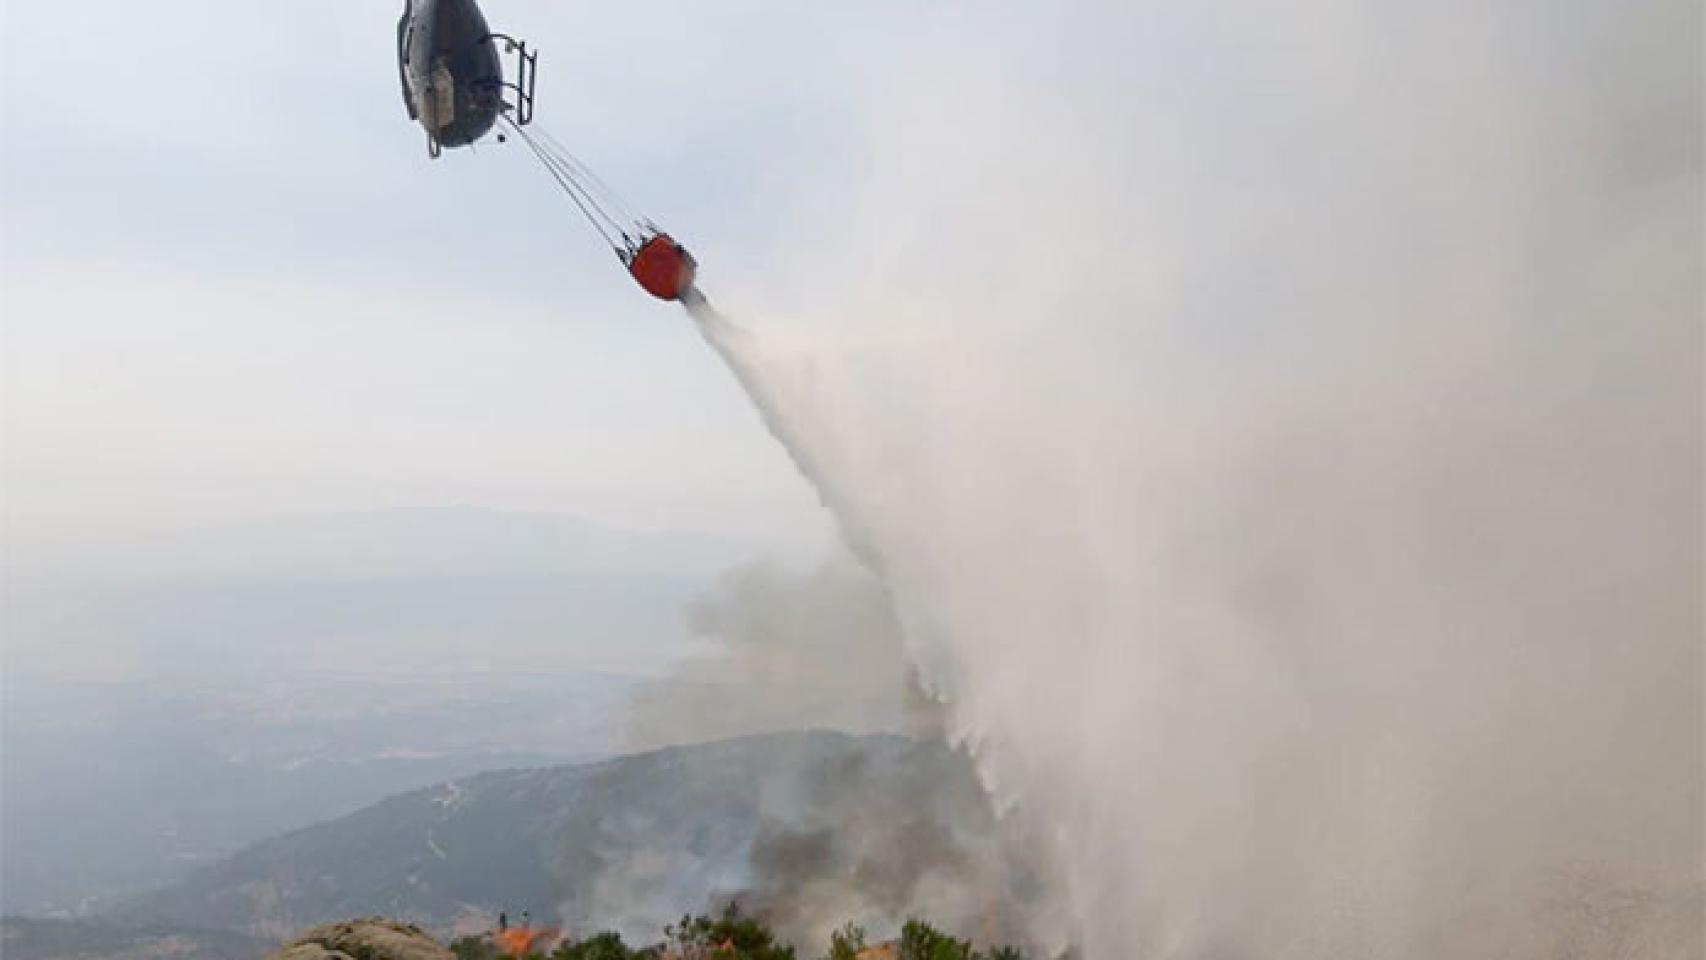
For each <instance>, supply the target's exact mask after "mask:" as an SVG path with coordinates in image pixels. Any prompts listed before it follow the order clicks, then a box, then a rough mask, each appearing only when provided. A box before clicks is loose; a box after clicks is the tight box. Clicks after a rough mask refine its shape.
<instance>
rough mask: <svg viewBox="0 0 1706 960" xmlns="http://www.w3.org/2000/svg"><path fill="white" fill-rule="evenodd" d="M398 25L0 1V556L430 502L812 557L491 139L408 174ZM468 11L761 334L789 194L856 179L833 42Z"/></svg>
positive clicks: (802, 507)
mask: <svg viewBox="0 0 1706 960" xmlns="http://www.w3.org/2000/svg"><path fill="white" fill-rule="evenodd" d="M398 6H399V4H394V3H390V2H386V3H378V4H372V3H347V2H338V0H306V2H302V3H297V4H291V5H289V6H288V7H280V6H277V5H252V4H224V3H211V2H206V0H199V2H198V0H166V2H163V3H151V4H146V5H138V4H135V3H130V2H121V0H92V2H88V3H78V4H72V5H63V4H18V3H8V4H6V6H5V17H6V24H5V30H4V43H5V55H4V60H5V64H4V71H5V92H4V101H3V102H4V123H3V127H4V129H5V134H4V176H3V180H0V184H3V186H0V190H3V193H0V202H3V205H4V209H5V246H4V253H3V254H0V283H3V284H4V290H5V301H4V302H5V348H6V349H5V371H4V373H5V387H4V389H5V395H4V401H5V403H4V406H5V430H6V433H5V453H6V456H5V475H4V479H5V488H6V512H7V517H6V520H7V526H8V532H9V535H10V536H11V537H12V538H13V543H14V546H15V547H20V548H21V549H22V550H23V552H21V553H15V554H14V560H25V561H27V559H28V550H27V548H28V547H29V545H32V544H40V543H63V542H66V541H70V542H77V541H81V540H83V539H86V538H89V537H95V538H104V537H108V536H112V535H115V534H117V535H129V534H130V533H131V532H133V531H136V530H150V529H158V528H171V527H174V526H177V525H180V524H183V523H186V522H190V523H202V522H214V523H223V522H227V521H230V520H232V519H245V518H251V517H255V516H269V515H274V514H281V513H282V514H293V513H301V512H315V511H323V510H366V509H386V508H395V507H408V506H436V505H449V504H456V505H476V506H483V507H491V508H498V509H527V510H552V511H567V512H572V513H575V514H580V515H583V516H587V517H590V518H594V519H597V520H601V521H604V522H608V523H612V524H616V525H619V526H632V527H642V528H685V529H691V530H698V531H707V532H715V533H724V534H732V535H735V536H739V537H742V538H750V539H753V540H756V541H757V542H759V543H760V544H767V545H781V546H785V547H786V546H797V545H799V544H801V543H817V542H821V541H822V540H823V539H824V531H825V530H826V522H825V520H824V519H823V517H822V515H821V513H820V511H819V509H818V507H817V505H816V503H815V500H814V498H813V497H812V496H811V494H810V492H809V491H808V489H807V488H806V487H805V485H804V484H802V483H801V482H799V481H798V479H797V478H796V477H795V476H794V474H793V472H792V469H791V468H790V467H789V466H788V463H787V461H786V459H785V458H784V456H783V455H782V453H781V452H780V450H778V449H777V448H776V446H775V444H774V443H773V442H772V441H771V440H770V438H769V437H768V436H766V435H765V434H764V432H763V430H762V429H761V428H760V427H759V425H758V423H757V421H756V419H755V418H754V417H753V415H752V414H751V413H750V412H749V410H748V407H747V404H746V401H745V399H744V398H743V397H742V396H741V395H740V394H739V393H738V391H737V388H736V387H735V385H734V384H733V382H732V381H731V380H730V378H729V377H728V375H727V374H726V372H725V371H724V370H723V369H722V368H721V367H720V365H719V364H718V363H717V362H716V360H715V358H714V357H712V356H711V354H710V353H709V352H707V351H706V350H705V349H704V348H703V346H702V344H701V343H700V342H699V340H698V338H697V336H696V335H695V334H694V332H693V330H692V329H691V327H690V326H689V324H688V323H687V322H686V321H685V318H684V317H683V316H682V315H681V314H680V313H679V312H678V311H677V310H676V309H675V308H673V307H671V306H667V305H663V304H660V303H657V302H654V301H651V300H650V299H649V298H648V297H646V296H645V295H644V294H643V293H641V292H640V291H639V290H638V289H636V288H635V287H634V286H633V285H632V284H631V282H630V281H628V279H627V278H626V277H625V276H624V275H623V274H622V273H621V272H620V270H619V269H618V266H617V265H616V263H615V262H614V261H613V259H612V258H611V257H610V256H609V254H608V253H607V252H605V251H603V250H602V249H601V248H600V246H599V244H598V242H597V241H596V238H595V237H594V235H593V234H592V232H591V231H590V230H589V229H587V227H586V226H585V225H584V224H583V223H581V222H580V221H579V220H578V219H577V215H576V213H575V212H574V210H573V209H572V208H571V207H570V205H569V204H568V203H567V201H566V200H564V199H563V198H562V197H561V196H559V195H558V194H556V193H555V192H554V189H553V188H552V186H551V184H550V182H549V181H548V180H547V178H546V176H545V174H544V173H543V172H542V171H541V170H539V169H537V168H536V167H535V166H534V164H533V161H532V160H531V158H530V157H528V156H526V155H525V153H524V152H523V151H522V150H521V149H520V148H519V145H511V146H509V147H507V148H506V147H499V146H497V145H495V144H483V145H481V146H480V147H479V148H478V149H477V151H458V152H454V153H451V154H448V155H447V156H446V157H445V159H444V160H443V161H442V162H439V163H432V162H429V161H428V159H427V157H426V155H425V144H424V135H423V134H422V132H421V131H420V129H419V128H418V127H416V126H414V125H412V124H411V123H409V122H408V121H407V118H406V116H405V115H404V111H403V105H402V103H401V100H400V95H399V91H398V82H397V70H396V63H395V59H394V49H393V48H394V43H395V33H394V29H395V24H396V17H397V13H398V10H397V9H395V8H396V7H398ZM487 6H488V7H489V10H488V13H489V15H490V18H491V20H492V22H493V24H494V27H495V28H497V29H502V30H506V31H510V32H513V33H516V34H518V35H522V36H525V37H528V38H530V39H531V40H532V41H533V42H534V44H535V45H536V46H537V47H538V48H539V49H540V50H541V51H542V58H541V66H542V70H541V80H540V90H539V112H538V116H539V119H540V121H541V123H542V124H544V125H545V126H547V127H548V128H550V129H551V130H552V131H553V132H554V133H556V134H557V135H558V136H559V137H560V138H561V139H563V140H565V141H566V142H567V143H568V144H570V145H571V147H572V148H574V149H576V150H578V151H579V152H580V153H581V154H582V155H583V157H584V158H585V159H587V160H588V161H589V162H591V163H593V164H595V165H596V166H597V168H598V169H599V170H600V171H601V172H602V173H603V175H604V176H605V178H606V179H607V180H609V181H611V182H612V183H613V184H615V185H616V186H617V188H618V189H619V190H620V191H621V192H622V193H624V194H625V196H626V197H627V198H628V199H629V200H630V201H631V202H632V203H633V204H634V205H635V206H637V207H639V208H640V209H641V210H643V211H645V212H646V213H649V214H650V215H651V216H653V217H654V218H655V219H657V220H658V221H659V222H660V223H662V224H664V225H666V226H667V227H669V228H671V229H673V230H675V231H676V232H677V233H678V234H679V235H680V236H681V237H682V238H684V239H685V240H686V241H687V242H689V243H690V244H692V246H693V247H694V249H695V250H696V251H697V252H698V253H699V255H700V258H701V260H702V261H703V263H704V280H705V285H706V287H707V289H708V290H709V292H710V293H711V294H712V296H714V297H716V296H719V295H722V296H724V297H725V298H732V299H733V300H734V303H733V304H731V305H733V306H735V307H736V308H737V309H738V308H742V307H745V308H750V309H765V308H766V307H772V308H775V307H779V306H780V304H779V303H773V304H765V303H763V302H761V297H763V296H764V295H765V293H764V292H765V291H768V290H769V288H770V286H771V285H769V284H768V283H767V277H768V276H769V274H770V269H769V267H768V266H767V264H768V263H769V262H770V261H771V260H772V258H774V257H776V256H778V255H785V256H791V257H799V256H807V255H809V251H807V250H801V249H800V248H801V247H802V246H809V244H810V238H809V237H808V236H802V235H799V234H798V233H796V232H794V225H796V224H797V223H798V222H799V221H798V219H797V218H791V217H790V215H789V214H788V213H787V212H786V207H787V205H788V203H789V202H790V201H791V200H792V199H793V198H794V196H795V189H796V187H797V183H798V181H799V179H800V171H811V174H810V179H811V180H812V181H813V183H814V185H815V189H818V190H821V191H824V192H826V193H830V194H833V193H834V190H835V187H834V182H835V180H836V179H837V177H838V176H839V175H840V173H841V172H842V171H845V170H847V169H848V168H849V166H850V165H856V164H857V163H858V162H859V160H858V158H857V157H856V156H851V155H849V152H848V151H847V150H846V146H847V141H846V138H845V136H844V135H843V134H841V133H839V132H838V131H839V130H840V129H841V128H842V127H843V126H844V125H845V124H846V123H847V122H848V121H849V120H850V112H851V110H852V107H851V106H850V100H849V98H848V97H847V96H845V94H846V92H847V90H848V88H849V85H850V84H854V83H855V79H856V78H855V77H854V76H853V74H851V73H849V72H848V70H847V69H846V68H847V67H848V66H849V63H850V60H851V58H852V57H853V56H854V55H855V54H856V53H857V49H858V44H857V38H856V37H854V36H853V35H852V28H853V27H856V26H857V25H856V24H849V25H846V26H848V28H849V31H850V32H849V35H848V36H847V37H845V38H843V39H841V40H834V39H832V38H831V37H830V36H829V33H832V32H833V31H834V30H836V29H839V27H838V25H837V24H835V23H834V22H833V18H830V19H829V21H828V22H826V20H825V18H824V17H822V16H818V17H805V16H802V15H799V14H792V13H788V12H786V11H784V10H782V9H781V8H779V7H778V6H777V5H774V4H747V5H739V6H732V7H728V8H720V9H719V10H718V11H717V12H716V14H715V15H713V14H712V13H711V11H710V10H709V8H708V7H707V6H706V5H701V4H678V5H673V6H670V5H665V6H661V7H659V6H646V7H640V6H625V5H612V4H583V3H572V4H565V3H551V2H544V0H500V2H496V3H491V4H487ZM891 12H892V11H891ZM806 40H810V41H811V44H810V45H808V44H807V43H805V42H803V41H806ZM860 56H862V54H860ZM826 71H829V72H827V73H826ZM838 91H839V92H838ZM808 100H809V102H810V104H811V106H810V108H809V109H801V104H802V103H803V102H806V101H808ZM779 168H781V169H786V170H788V171H789V174H788V176H786V177H778V176H777V175H776V171H777V170H778V169H779ZM784 184H786V185H787V186H786V187H785V186H784ZM775 286H776V289H775V293H774V294H773V295H774V296H777V297H780V296H782V295H784V294H785V293H786V287H785V285H782V284H778V285H775Z"/></svg>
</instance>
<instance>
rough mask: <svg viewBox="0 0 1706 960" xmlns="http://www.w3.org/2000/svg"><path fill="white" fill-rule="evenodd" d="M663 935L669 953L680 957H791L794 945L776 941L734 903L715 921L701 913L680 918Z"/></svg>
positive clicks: (784, 959) (765, 959)
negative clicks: (679, 920) (742, 914)
mask: <svg viewBox="0 0 1706 960" xmlns="http://www.w3.org/2000/svg"><path fill="white" fill-rule="evenodd" d="M664 935H665V937H666V938H667V939H668V944H669V948H668V952H669V953H671V954H674V955H676V956H679V957H681V958H682V960H794V948H793V947H791V946H785V945H783V944H780V943H777V942H776V936H775V935H774V934H772V933H771V932H770V928H769V927H766V926H765V925H764V924H762V923H760V922H759V921H757V920H754V919H752V918H751V917H744V916H741V912H740V905H739V904H734V903H731V904H729V905H728V907H727V909H725V910H724V911H723V915H722V916H721V917H718V918H717V919H715V920H713V919H711V918H710V917H707V916H704V915H703V914H701V915H700V916H697V917H682V918H681V922H680V923H679V924H677V925H675V926H672V927H666V928H664Z"/></svg>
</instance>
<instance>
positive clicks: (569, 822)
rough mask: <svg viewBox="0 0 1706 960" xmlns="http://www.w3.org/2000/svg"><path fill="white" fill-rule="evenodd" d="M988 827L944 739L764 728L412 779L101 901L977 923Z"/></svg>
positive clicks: (201, 915) (246, 928) (451, 919)
mask: <svg viewBox="0 0 1706 960" xmlns="http://www.w3.org/2000/svg"><path fill="white" fill-rule="evenodd" d="M994 837H995V822H994V819H993V817H992V816H991V814H990V812H989V808H988V806H987V804H986V802H985V800H984V797H983V794H982V792H981V790H980V788H979V787H978V784H977V782H976V779H975V776H974V775H973V771H972V768H971V765H970V763H969V762H968V761H967V760H966V758H965V757H964V756H963V755H961V754H959V753H956V752H954V751H952V750H950V749H948V748H947V747H945V746H943V745H941V744H939V743H923V742H918V741H913V740H909V739H906V738H902V737H896V736H884V735H879V736H865V737H854V736H847V735H842V734H836V733H822V732H818V733H784V734H772V735H762V736H756V737H746V738H742V739H737V740H731V741H723V742H718V743H711V744H704V745H698V746H690V747H677V748H671V749H665V750H659V751H655V752H651V753H645V754H640V755H635V756H628V757H622V758H619V759H615V760H609V761H603V762H598V763H590V764H578V765H568V766H555V767H547V768H539V769H524V770H506V771H500V772H491V773H483V774H479V775H477V776H472V777H468V778H465V779H460V780H454V781H451V782H448V783H445V784H442V785H440V786H436V787H433V788H430V789H425V790H417V791H413V792H410V793H405V794H402V795H400V796H395V797H392V798H390V799H388V800H385V801H383V802H381V803H379V804H376V805H374V806H371V807H368V808H366V809H363V810H361V811H359V812H357V813H354V814H351V815H349V816H346V817H342V818H339V819H337V820H333V821H331V822H328V823H324V824H321V825H319V826H314V827H310V828H308V829H304V830H298V831H295V832H293V833H289V834H285V835H283V836H280V837H276V838H274V839H271V840H267V841H265V842H262V843H258V844H255V845H254V846H251V847H249V848H248V849H246V850H244V851H242V852H241V853H238V854H237V855H235V856H233V857H230V858H229V859H226V860H224V861H222V862H220V863H217V864H214V865H212V866H209V867H206V868H203V869H200V870H197V871H195V872H194V873H192V874H191V875H190V876H189V877H188V878H187V879H186V880H184V881H183V882H181V883H178V884H176V885H174V886H172V887H169V888H167V889H165V890H161V891H159V892H156V893H152V894H149V895H145V896H143V897H140V898H138V899H136V900H134V901H132V902H130V903H128V904H125V905H123V906H122V907H121V908H118V909H116V910H115V911H113V912H112V913H110V914H109V915H108V916H107V917H106V918H105V919H107V920H110V921H113V922H123V923H130V924H146V925H152V926H153V927H156V928H174V927H182V928H191V929H211V930H221V931H230V932H235V933H240V934H244V935H248V936H255V937H267V938H274V939H276V938H281V937H285V936H288V935H290V934H292V933H294V932H296V931H299V930H301V929H303V928H305V927H308V926H311V925H313V924H316V923H320V922H323V921H326V920H331V919H338V918H346V917H355V916H368V915H384V916H391V917H398V918H401V919H407V920H409V921H412V922H415V923H419V924H421V925H422V926H425V927H429V928H435V929H439V930H441V931H449V930H452V929H455V928H458V926H460V927H461V928H463V929H468V928H473V927H484V926H487V925H489V924H490V923H491V922H492V921H493V920H494V919H495V917H496V914H497V912H498V911H499V910H508V911H509V912H510V913H511V915H512V916H515V915H518V914H519V912H520V911H522V910H528V911H530V912H531V913H532V914H533V916H534V917H536V918H540V919H549V920H551V921H553V922H562V923H564V924H566V925H567V926H568V927H569V929H571V930H586V929H589V928H591V927H597V928H600V929H603V928H615V929H619V930H621V931H623V932H624V933H625V934H628V935H630V936H632V937H634V938H635V939H637V940H639V941H641V942H645V941H647V940H650V939H655V938H656V936H657V935H658V933H659V931H660V929H661V926H662V924H664V923H665V922H668V921H670V920H673V919H675V918H677V917H679V916H680V915H681V914H682V913H683V912H686V911H689V910H699V909H703V908H705V907H706V906H708V905H714V904H716V903H717V902H719V901H726V900H728V899H731V898H733V899H740V900H742V901H743V902H744V903H746V904H748V905H749V906H752V907H753V908H755V909H758V910H761V911H763V912H765V913H766V914H767V915H768V916H770V917H772V918H774V920H775V922H777V923H778V926H779V927H780V928H782V929H784V930H790V931H792V932H795V933H796V934H797V935H799V936H801V937H806V936H812V935H816V933H818V932H819V930H820V927H821V929H822V931H824V932H826V931H827V929H828V927H830V926H833V925H835V924H838V923H841V922H843V921H845V920H848V919H853V920H860V921H862V922H868V923H872V924H874V925H876V926H878V927H881V926H883V925H884V924H891V925H892V924H894V923H898V922H899V920H901V919H904V917H905V916H906V915H907V914H908V913H909V912H912V911H915V910H919V909H929V910H931V911H933V913H932V915H933V916H942V917H944V919H945V920H947V921H948V922H953V921H954V919H955V917H954V916H952V915H951V912H952V911H954V910H957V911H958V912H959V913H960V915H961V919H964V920H968V921H970V922H975V917H976V916H977V915H979V914H982V913H987V912H988V911H989V910H990V906H991V904H992V902H994V901H995V900H997V899H1000V898H1004V897H1006V896H1008V888H1007V887H1006V886H1005V884H1006V877H1005V876H1004V874H1005V872H1006V871H1004V869H1003V868H1002V863H1003V861H1002V856H1003V855H1002V853H1001V851H1000V847H999V844H998V843H996V841H995V839H994ZM925 901H929V902H925ZM944 909H947V910H949V911H950V915H947V916H944V915H943V913H942V912H941V911H943V910H944ZM820 914H821V915H820Z"/></svg>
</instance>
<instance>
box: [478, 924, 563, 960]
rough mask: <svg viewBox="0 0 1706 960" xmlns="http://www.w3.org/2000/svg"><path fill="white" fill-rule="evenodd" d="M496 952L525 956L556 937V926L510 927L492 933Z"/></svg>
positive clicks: (510, 955) (512, 955) (505, 954)
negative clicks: (496, 946) (496, 947)
mask: <svg viewBox="0 0 1706 960" xmlns="http://www.w3.org/2000/svg"><path fill="white" fill-rule="evenodd" d="M492 939H493V940H495V941H496V942H497V945H498V952H499V953H502V954H503V955H504V956H506V957H525V956H527V955H528V954H530V953H534V952H537V951H538V949H539V948H541V947H543V946H544V945H545V944H547V943H549V942H551V941H552V940H555V939H557V928H556V927H510V928H509V929H507V930H499V931H498V932H497V933H495V934H493V935H492Z"/></svg>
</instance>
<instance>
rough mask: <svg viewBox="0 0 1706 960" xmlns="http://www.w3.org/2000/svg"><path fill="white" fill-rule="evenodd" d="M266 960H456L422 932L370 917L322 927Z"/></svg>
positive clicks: (410, 925) (297, 939) (409, 925)
mask: <svg viewBox="0 0 1706 960" xmlns="http://www.w3.org/2000/svg"><path fill="white" fill-rule="evenodd" d="M267 960H455V955H454V954H452V953H451V952H450V951H449V950H446V949H445V948H444V946H443V945H441V944H440V943H439V942H438V941H437V940H434V939H433V938H432V937H431V936H430V935H428V934H427V933H425V932H423V931H422V930H421V928H419V927H417V926H415V925H413V924H408V923H398V922H397V921H395V920H382V919H380V918H378V917H373V918H370V919H366V920H344V921H340V922H338V923H326V924H321V925H320V926H318V927H315V928H314V929H312V930H310V931H308V932H307V933H304V934H303V935H302V936H300V937H297V938H296V939H295V940H292V941H290V942H289V943H287V944H285V945H284V946H283V947H280V948H279V949H278V951H277V952H275V953H273V954H272V955H271V956H269V957H268V958H267Z"/></svg>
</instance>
